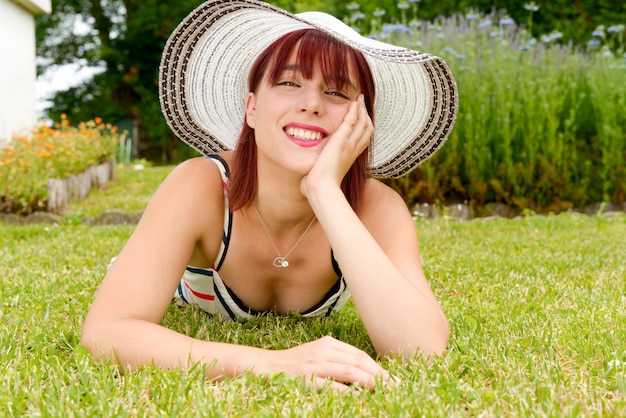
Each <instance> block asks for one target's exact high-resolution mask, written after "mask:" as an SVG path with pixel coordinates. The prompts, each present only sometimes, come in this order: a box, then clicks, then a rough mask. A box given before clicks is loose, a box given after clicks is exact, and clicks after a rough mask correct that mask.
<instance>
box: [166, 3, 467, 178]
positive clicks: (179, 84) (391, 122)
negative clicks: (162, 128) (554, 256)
mask: <svg viewBox="0 0 626 418" xmlns="http://www.w3.org/2000/svg"><path fill="white" fill-rule="evenodd" d="M302 28H316V29H319V30H321V31H323V32H326V33H328V34H330V35H332V36H333V37H335V38H337V39H339V40H340V41H341V42H343V43H345V44H347V45H349V46H351V47H353V48H355V49H357V50H358V51H360V52H361V53H362V54H363V55H364V56H365V59H366V60H367V62H368V64H369V66H370V69H371V71H372V74H373V77H374V82H375V84H376V86H375V88H376V101H375V103H374V115H375V129H376V130H375V134H374V139H373V148H372V160H371V161H372V164H371V170H372V175H374V176H375V177H398V176H401V175H403V174H405V173H407V172H409V171H410V170H412V169H414V168H415V167H416V166H417V165H419V164H420V163H422V162H423V161H425V160H426V159H428V158H429V157H431V156H432V155H433V154H434V153H435V152H436V151H437V150H438V149H439V148H440V147H441V146H442V145H443V143H444V141H445V140H446V138H447V137H448V135H449V134H450V131H451V130H452V127H453V125H454V121H455V118H456V111H457V100H458V99H457V89H456V84H455V82H454V78H453V76H452V73H451V72H450V70H449V68H448V66H447V65H446V64H445V63H444V62H443V60H442V59H441V58H438V57H435V56H432V55H429V54H425V53H423V52H418V51H413V50H409V49H405V48H400V47H397V46H393V45H389V44H385V43H382V42H378V41H375V40H373V39H369V38H365V37H363V36H360V35H359V34H358V33H357V32H356V31H354V30H353V29H352V28H350V27H349V26H347V25H345V24H344V23H343V22H341V21H340V20H338V19H336V18H334V17H332V16H330V15H328V14H325V13H320V12H307V13H301V14H298V15H292V14H290V13H287V12H285V11H284V10H281V9H278V8H276V7H274V6H271V5H269V4H267V3H263V2H260V1H256V0H209V1H207V2H205V3H203V4H201V5H200V6H199V7H198V8H196V9H195V10H194V11H193V12H191V13H190V14H189V15H188V16H187V17H186V18H185V19H184V20H183V21H182V22H181V23H180V24H179V25H178V27H177V28H176V29H175V30H174V32H173V33H172V34H171V35H170V38H169V40H168V41H167V44H166V45H165V50H164V52H163V56H162V59H161V68H160V79H159V95H160V100H161V107H162V110H163V114H164V115H165V118H166V120H167V123H168V124H169V126H170V127H171V128H172V130H173V131H174V133H175V134H176V135H177V136H178V137H179V138H180V139H182V140H183V141H184V142H186V143H187V144H189V145H190V146H192V147H193V148H195V149H196V150H198V151H199V152H201V153H203V154H211V153H215V152H219V151H224V150H229V149H233V148H234V147H235V145H236V142H237V139H238V137H239V134H240V132H241V128H242V124H243V119H244V115H245V102H246V96H247V93H248V91H247V90H248V86H247V78H248V73H249V71H250V68H251V67H252V65H253V64H254V61H255V60H256V58H257V57H258V56H259V55H260V54H261V52H263V50H265V48H267V47H268V46H269V45H270V44H271V43H272V42H274V41H275V40H276V39H278V38H279V37H281V36H282V35H285V34H287V33H289V32H292V31H295V30H298V29H302Z"/></svg>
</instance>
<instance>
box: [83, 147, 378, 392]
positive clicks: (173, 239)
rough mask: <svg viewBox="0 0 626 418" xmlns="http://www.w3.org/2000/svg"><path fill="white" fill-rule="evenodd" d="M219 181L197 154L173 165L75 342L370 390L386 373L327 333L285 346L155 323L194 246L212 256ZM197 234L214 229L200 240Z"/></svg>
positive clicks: (122, 354)
mask: <svg viewBox="0 0 626 418" xmlns="http://www.w3.org/2000/svg"><path fill="white" fill-rule="evenodd" d="M222 193H223V192H222V189H221V178H220V176H219V172H218V171H217V169H216V167H215V165H214V164H213V163H212V162H210V161H207V160H202V159H197V160H191V161H189V162H187V163H184V164H182V165H181V166H179V167H177V168H176V169H175V170H174V171H173V172H172V173H171V174H170V176H168V178H167V179H166V181H165V182H164V183H163V185H162V186H161V187H160V188H159V190H158V191H157V193H156V194H155V196H154V197H153V199H152V201H151V202H150V204H149V206H148V208H147V209H146V211H145V213H144V215H143V217H142V220H141V222H140V223H139V224H138V225H137V228H136V229H135V231H134V233H133V235H132V236H131V238H130V239H129V241H128V243H127V244H126V246H125V247H124V249H123V250H122V251H121V253H120V254H119V256H118V257H117V259H116V261H115V263H114V264H113V265H112V267H111V269H110V270H109V271H108V273H107V275H106V276H105V278H104V280H103V282H102V284H101V286H100V288H99V289H98V292H97V294H96V297H95V300H94V302H93V304H92V306H91V308H90V310H89V313H88V315H87V317H86V319H85V322H84V325H83V333H82V337H81V343H82V344H83V345H85V346H86V347H87V348H88V349H89V350H90V352H91V353H92V355H93V356H94V357H95V358H99V359H109V358H112V359H114V360H116V361H118V362H119V363H120V365H121V366H122V367H124V368H127V367H129V368H130V369H135V368H137V367H138V366H141V365H144V364H155V365H157V366H159V367H162V368H165V369H172V368H183V369H184V368H187V367H190V366H191V365H193V364H195V363H198V362H200V363H203V364H207V365H209V367H208V370H207V373H208V375H209V377H210V378H213V379H221V378H223V377H227V376H228V377H232V376H237V375H239V374H240V373H241V372H243V371H245V370H251V371H254V372H255V373H262V374H267V373H275V372H286V373H289V374H290V375H293V376H305V377H307V378H309V379H311V380H312V381H313V382H314V384H315V385H316V386H322V385H323V384H324V381H325V378H329V379H332V380H334V381H333V382H332V383H331V385H332V386H334V387H337V388H343V387H344V386H343V384H342V383H340V382H346V383H358V384H360V385H362V386H365V387H373V386H374V382H375V378H376V377H381V378H384V379H386V378H388V374H387V372H386V371H385V370H384V369H382V368H381V367H380V365H378V364H377V363H376V362H375V361H374V360H373V359H371V358H370V357H369V356H367V354H365V353H364V352H362V351H361V350H358V349H356V348H354V347H352V346H350V345H348V344H345V343H342V342H339V341H337V340H335V339H332V338H330V337H326V338H322V339H320V340H317V341H314V342H311V343H308V344H303V345H301V346H298V347H294V348H291V349H288V350H282V351H273V350H264V349H260V348H256V347H248V346H241V345H232V344H225V343H219V342H212V341H202V340H197V339H194V338H191V337H189V336H186V335H183V334H180V333H177V332H175V331H172V330H170V329H167V328H165V327H163V326H161V325H160V324H159V322H160V321H161V319H162V317H163V315H164V313H165V311H166V309H167V307H168V306H169V304H170V303H171V300H172V296H173V294H174V290H175V289H176V286H177V285H178V283H179V281H180V278H181V276H182V273H183V270H184V268H185V266H186V264H187V263H188V262H189V259H190V257H191V255H192V252H193V251H194V248H196V247H197V246H200V247H202V248H203V249H204V251H205V253H206V254H216V253H217V248H218V245H219V241H220V240H221V235H222V225H223V204H224V202H223V199H222V198H221V196H222ZM201 231H215V233H214V235H211V234H212V233H209V234H208V236H209V238H207V237H206V236H203V235H202V234H201Z"/></svg>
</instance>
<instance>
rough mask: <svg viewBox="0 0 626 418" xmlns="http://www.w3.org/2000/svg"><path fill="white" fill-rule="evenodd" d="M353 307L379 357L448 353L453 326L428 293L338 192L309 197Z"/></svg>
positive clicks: (327, 190) (322, 190)
mask: <svg viewBox="0 0 626 418" xmlns="http://www.w3.org/2000/svg"><path fill="white" fill-rule="evenodd" d="M309 202H310V203H311V205H312V207H313V209H314V211H315V213H316V215H317V217H318V219H319V221H320V224H321V225H322V226H323V228H324V231H325V232H326V234H327V237H328V239H329V242H330V244H331V247H332V248H333V252H334V254H335V258H336V259H337V261H338V263H339V265H340V267H341V270H342V273H343V275H344V277H345V280H346V283H347V284H348V288H349V289H350V292H351V294H352V297H353V300H354V303H355V306H356V308H357V310H358V312H359V315H360V316H361V318H362V320H363V323H364V325H365V327H366V329H367V331H368V334H369V336H370V338H371V340H372V343H373V344H374V346H375V348H376V350H377V352H378V353H379V354H392V355H398V354H399V355H403V356H410V355H412V354H413V353H414V352H415V351H416V349H419V350H421V351H422V352H423V354H424V355H425V356H429V355H431V354H433V353H437V354H440V353H442V352H443V351H444V350H445V347H446V345H447V342H448V337H449V328H448V324H447V320H446V319H445V316H444V315H443V313H442V312H441V310H440V308H439V306H438V304H437V302H436V301H435V300H434V298H433V297H432V294H431V293H430V290H429V289H427V291H425V290H424V289H420V288H419V287H417V286H415V285H414V284H413V283H412V282H411V281H410V280H409V279H408V278H407V277H405V276H404V275H403V274H402V272H401V271H400V269H399V268H398V267H397V266H396V265H395V264H394V263H393V262H392V261H391V259H390V258H389V256H388V255H387V254H386V253H385V252H384V251H383V249H382V248H381V247H380V245H379V244H378V243H377V242H376V240H375V239H374V237H373V236H372V235H371V233H370V232H369V231H368V230H367V228H366V227H365V226H364V225H363V223H362V222H361V220H360V219H359V218H358V217H357V215H356V214H355V213H354V211H353V210H352V208H351V207H350V205H349V204H348V202H347V201H346V199H345V197H344V196H343V193H342V192H341V190H340V189H333V188H331V187H325V188H320V189H319V193H312V194H311V195H310V196H309Z"/></svg>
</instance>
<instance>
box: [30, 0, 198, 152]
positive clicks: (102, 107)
mask: <svg viewBox="0 0 626 418" xmlns="http://www.w3.org/2000/svg"><path fill="white" fill-rule="evenodd" d="M199 3H200V2H199V1H198V0H179V1H167V2H163V1H157V0H141V1H139V0H109V1H106V0H53V2H52V6H53V13H52V14H50V15H46V16H41V17H39V18H38V19H39V21H38V22H37V55H38V57H39V58H40V61H41V62H43V64H44V65H45V66H54V65H62V64H67V63H80V64H81V65H86V66H93V67H99V68H101V69H102V72H100V73H98V74H96V75H95V76H94V77H93V79H91V80H88V81H86V82H84V83H83V84H80V85H78V86H76V87H73V88H70V89H68V90H66V91H61V92H58V93H57V94H55V96H54V97H53V98H52V106H51V108H50V109H49V110H48V115H49V116H50V117H51V118H52V119H53V120H58V119H59V116H60V114H61V113H65V114H67V115H68V116H69V117H70V119H71V120H74V121H79V120H87V119H91V118H93V117H95V116H100V117H102V118H103V119H104V120H107V121H111V122H114V123H116V122H118V121H123V120H136V121H139V124H138V126H139V128H140V137H141V138H142V141H141V144H142V146H143V149H142V150H141V151H142V154H143V155H144V156H146V157H147V158H150V159H152V160H155V161H162V160H180V159H181V156H180V155H179V150H183V149H185V148H183V147H180V148H179V146H178V141H177V140H176V139H175V138H174V136H173V135H172V134H171V132H170V130H169V128H168V127H167V125H166V124H165V121H164V119H163V117H162V115H161V112H160V109H159V100H158V86H157V78H158V70H159V61H160V56H161V52H162V50H163V47H164V45H165V42H166V40H167V37H168V36H169V34H170V32H171V31H172V30H173V29H174V27H175V26H176V25H177V24H178V22H180V20H181V19H182V18H183V17H184V16H185V15H187V14H188V13H189V12H190V11H191V10H192V9H193V8H194V7H196V6H197V5H198V4H199ZM77 27H78V28H79V30H76V28H77ZM81 28H82V30H81ZM41 69H42V68H40V71H41Z"/></svg>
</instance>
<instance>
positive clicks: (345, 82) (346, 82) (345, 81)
mask: <svg viewBox="0 0 626 418" xmlns="http://www.w3.org/2000/svg"><path fill="white" fill-rule="evenodd" d="M283 71H298V72H302V70H301V69H300V66H299V65H298V64H285V65H284V66H283ZM336 80H337V81H339V84H340V85H346V86H348V87H349V88H351V89H353V90H355V91H358V89H357V88H356V86H355V85H354V84H352V81H350V79H349V78H347V77H341V76H339V77H336Z"/></svg>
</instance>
